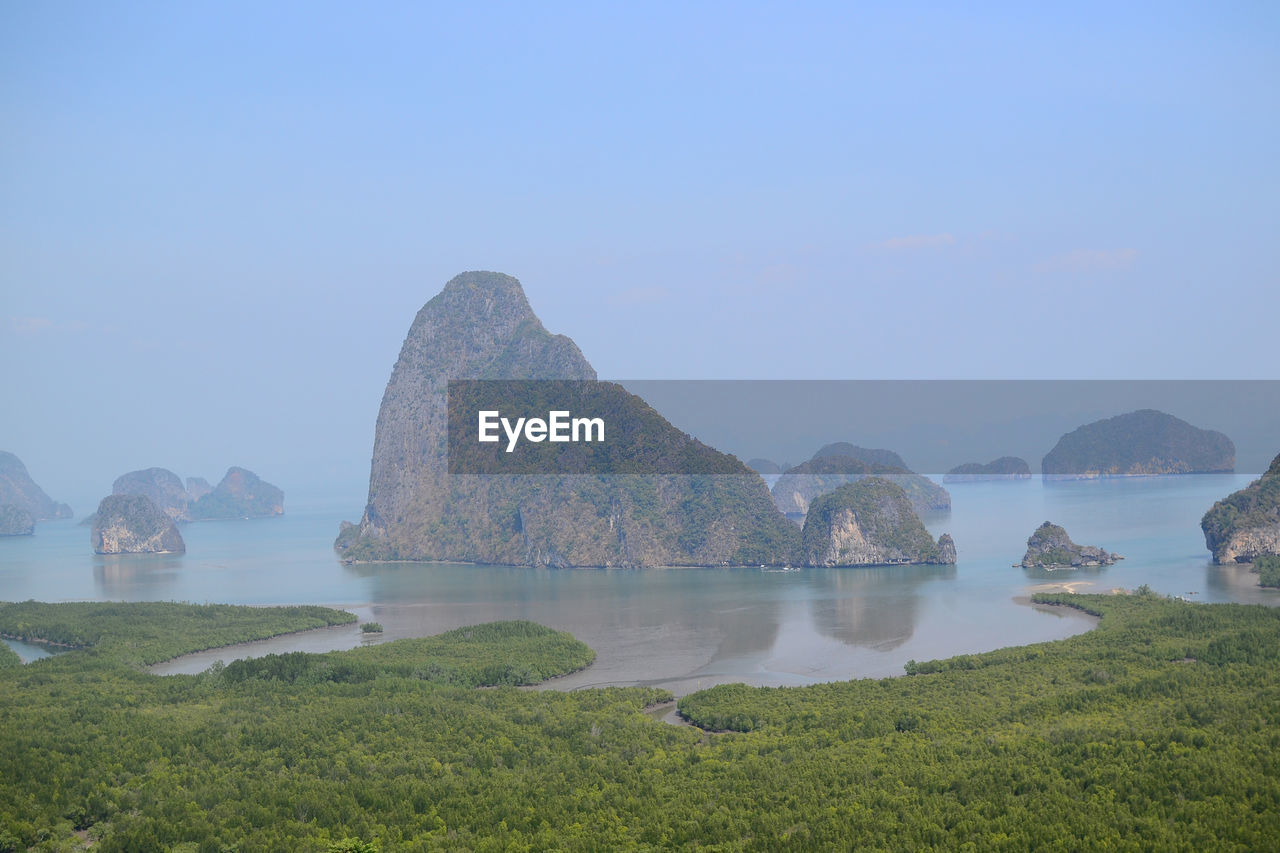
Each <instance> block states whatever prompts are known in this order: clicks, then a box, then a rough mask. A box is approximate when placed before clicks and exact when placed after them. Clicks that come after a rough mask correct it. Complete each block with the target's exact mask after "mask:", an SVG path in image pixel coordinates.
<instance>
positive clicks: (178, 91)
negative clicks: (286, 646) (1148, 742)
mask: <svg viewBox="0 0 1280 853" xmlns="http://www.w3.org/2000/svg"><path fill="white" fill-rule="evenodd" d="M973 5H976V4H950V5H943V4H900V3H886V4H883V5H881V4H876V5H865V4H862V5H858V6H857V7H854V4H850V3H832V4H814V3H795V4H793V3H775V4H749V3H726V4H703V3H678V4H671V5H666V4H656V3H643V4H640V3H636V4H627V5H626V6H623V4H609V3H593V4H587V3H583V4H578V5H559V4H533V3H527V4H518V3H507V4H489V3H466V4H462V3H452V4H431V5H428V4H406V5H390V4H341V5H333V6H329V5H326V4H320V3H314V2H307V3H298V4H261V3H247V4H235V3H216V4H214V3H209V4H200V3H154V4H134V3H129V4H108V3H87V2H85V3H70V2H67V3H28V2H14V0H3V2H2V3H0V114H2V115H3V123H2V127H3V129H2V130H0V281H2V282H3V283H2V290H0V362H2V363H3V365H4V386H3V387H4V393H3V399H4V404H3V406H2V407H0V449H7V450H11V451H13V452H15V453H17V454H18V455H19V456H21V457H22V458H23V459H24V460H25V461H26V462H27V464H28V467H29V468H30V469H31V470H32V473H33V474H34V475H35V477H36V478H37V479H38V480H39V481H40V482H41V483H42V484H43V485H44V486H45V487H46V488H47V489H48V491H49V492H50V493H52V494H53V495H54V496H55V497H56V498H59V499H63V500H70V501H72V502H73V504H74V506H75V509H76V510H77V513H78V514H83V513H85V512H88V511H90V510H91V509H92V506H90V505H87V504H88V502H90V501H96V499H97V498H98V497H100V496H101V495H103V494H105V493H106V492H108V491H109V489H110V482H111V479H112V478H114V476H116V475H117V474H119V473H122V472H124V471H126V470H130V469H133V468H139V467H145V466H149V465H161V466H165V467H169V468H172V469H174V470H175V471H177V472H178V473H179V474H181V475H183V476H187V475H191V474H200V475H204V476H206V477H209V478H210V479H212V480H216V479H217V478H218V477H219V476H221V474H222V472H223V470H224V469H225V468H226V466H228V465H231V464H240V465H245V466H247V467H250V468H252V469H254V470H256V471H258V473H260V474H262V475H263V476H264V477H266V478H267V479H270V480H272V481H274V482H277V483H278V484H279V485H281V486H282V487H284V488H285V490H286V492H288V493H289V495H290V497H291V498H293V499H295V500H300V499H302V497H303V495H304V493H307V492H308V491H309V490H316V492H317V493H318V490H319V489H320V487H321V486H327V487H329V492H330V493H333V494H338V495H339V496H341V497H342V499H343V500H347V496H349V500H350V503H351V505H352V507H353V514H355V513H358V510H359V507H360V505H361V504H362V502H363V498H364V495H363V487H364V485H365V480H366V478H367V475H368V458H369V452H370V449H371V447H372V441H373V427H374V420H375V417H376V414H377V407H378V402H379V400H380V398H381V394H382V390H383V387H384V385H385V383H386V380H387V377H388V375H389V373H390V370H391V366H392V364H393V362H394V360H395V357H396V354H397V353H398V351H399V347H400V343H401V341H402V339H403V336H404V333H405V331H406V330H407V328H408V326H409V323H410V321H411V319H412V317H413V314H414V312H415V311H416V310H417V309H418V308H419V307H421V305H422V304H423V303H424V302H425V301H427V299H429V298H430V297H431V296H432V295H434V294H435V293H436V292H437V291H438V290H439V289H440V287H441V286H442V285H443V284H444V282H445V281H447V280H448V279H449V278H450V277H452V276H453V275H454V274H455V273H457V272H460V271H463V270H468V269H495V270H501V271H503V272H507V273H510V274H512V275H515V276H516V277H518V278H520V279H521V281H522V282H523V283H524V285H525V289H526V291H527V293H528V295H529V298H530V300H531V302H532V303H533V306H534V309H535V310H536V311H537V312H538V313H539V315H540V316H541V317H542V319H543V322H544V323H545V324H546V325H547V326H548V328H550V329H551V330H552V331H556V332H563V333H566V334H569V335H571V336H572V337H573V338H574V339H575V340H576V341H577V342H578V344H579V345H580V346H581V347H582V349H583V352H584V353H585V354H586V356H587V357H588V358H589V359H590V360H591V361H592V363H593V364H594V365H595V367H596V368H597V370H598V371H599V372H600V374H601V375H602V376H613V377H645V378H740V377H741V378H899V377H917V378H953V377H983V378H1007V377H1019V378H1038V377H1045V378H1050V377H1052V378H1103V377H1125V378H1207V377H1236V378H1276V365H1277V363H1278V362H1280V359H1278V358H1277V354H1276V350H1277V346H1276V332H1275V330H1276V320H1277V311H1278V309H1280V297H1278V296H1277V293H1278V292H1280V286H1278V285H1280V282H1278V280H1277V279H1278V278H1280V276H1278V273H1277V270H1278V269H1280V265H1278V263H1277V262H1278V261H1280V248H1278V247H1280V239H1277V233H1276V232H1277V225H1278V223H1280V180H1278V176H1280V169H1278V168H1277V159H1278V158H1277V152H1280V133H1278V132H1277V131H1278V129H1280V128H1278V120H1280V109H1277V108H1278V107H1280V49H1278V46H1280V5H1278V4H1276V3H1273V2H1260V3H1246V4H1240V3H1201V4H1170V3H1159V4H1156V3H1153V4H1136V5H1135V6H1133V7H1128V8H1126V6H1127V4H1114V3H1098V4H1092V3H1079V2H1077V3H1070V4H1062V8H1061V9H1060V10H1058V11H1049V10H1045V9H1043V8H1041V6H1042V5H1044V4H1025V3H1023V4H1009V5H1007V6H1001V5H995V4H984V5H983V8H982V10H981V11H973V10H972V9H969V8H966V7H969V6H973ZM835 438H856V437H853V436H848V437H846V436H833V439H835Z"/></svg>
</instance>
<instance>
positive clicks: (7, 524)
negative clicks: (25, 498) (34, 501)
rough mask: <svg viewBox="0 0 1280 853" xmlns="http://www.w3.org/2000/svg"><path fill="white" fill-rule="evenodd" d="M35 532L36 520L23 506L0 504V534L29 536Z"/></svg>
mask: <svg viewBox="0 0 1280 853" xmlns="http://www.w3.org/2000/svg"><path fill="white" fill-rule="evenodd" d="M35 532H36V520H35V519H34V518H32V517H31V513H30V512H28V511H27V508H26V507H24V506H18V505H17V504H0V536H30V535H31V534H33V533H35Z"/></svg>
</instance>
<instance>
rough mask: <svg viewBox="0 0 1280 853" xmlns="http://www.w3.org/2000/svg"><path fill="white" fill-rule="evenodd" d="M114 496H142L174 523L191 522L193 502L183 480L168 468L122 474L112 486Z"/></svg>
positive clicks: (147, 469) (146, 469) (145, 469)
mask: <svg viewBox="0 0 1280 853" xmlns="http://www.w3.org/2000/svg"><path fill="white" fill-rule="evenodd" d="M111 494H113V495H142V496H143V497H145V498H147V499H148V500H150V501H151V502H152V503H153V504H155V505H156V506H158V507H159V508H160V509H162V510H164V512H165V513H166V514H167V515H168V516H169V517H170V518H172V519H173V520H174V521H190V520H191V506H190V505H191V500H190V497H189V496H188V494H187V490H186V488H185V487H184V486H183V485H182V479H181V478H180V477H178V475H177V474H175V473H173V472H172V471H170V470H168V469H167V468H144V469H143V470H141V471H130V472H129V473H128V474H121V475H120V476H119V477H116V481H115V482H114V483H112V484H111Z"/></svg>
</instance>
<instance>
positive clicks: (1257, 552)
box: [1200, 456, 1280, 563]
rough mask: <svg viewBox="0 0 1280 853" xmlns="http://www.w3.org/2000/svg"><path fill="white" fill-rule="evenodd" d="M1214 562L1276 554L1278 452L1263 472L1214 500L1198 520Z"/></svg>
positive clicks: (1279, 542)
mask: <svg viewBox="0 0 1280 853" xmlns="http://www.w3.org/2000/svg"><path fill="white" fill-rule="evenodd" d="M1200 529H1201V530H1203V531H1204V544H1205V546H1206V547H1207V548H1208V549H1209V550H1210V551H1212V552H1213V561H1214V562H1215V563H1248V562H1252V561H1253V560H1255V559H1256V558H1257V557H1261V556H1266V555H1268V554H1280V456H1277V457H1276V458H1275V459H1273V460H1272V462H1271V467H1269V468H1268V469H1267V473H1265V474H1263V475H1262V476H1261V477H1259V478H1258V479H1257V480H1254V481H1253V482H1252V483H1250V484H1249V485H1248V486H1246V487H1245V488H1243V489H1241V490H1240V491H1238V492H1234V493H1232V494H1230V495H1228V496H1227V497H1225V498H1223V499H1222V500H1220V501H1218V502H1217V503H1215V504H1214V505H1213V506H1212V507H1211V508H1210V509H1209V511H1208V512H1206V513H1205V514H1204V518H1203V519H1201V521H1200Z"/></svg>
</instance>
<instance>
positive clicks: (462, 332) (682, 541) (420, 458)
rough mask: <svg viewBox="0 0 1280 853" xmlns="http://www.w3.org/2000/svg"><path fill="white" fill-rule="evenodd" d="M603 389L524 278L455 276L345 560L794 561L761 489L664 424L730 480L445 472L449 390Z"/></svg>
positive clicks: (401, 400) (383, 425)
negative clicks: (478, 382) (495, 385)
mask: <svg viewBox="0 0 1280 853" xmlns="http://www.w3.org/2000/svg"><path fill="white" fill-rule="evenodd" d="M595 378H596V374H595V371H594V370H593V369H592V367H591V365H590V364H588V363H587V360H586V359H585V358H584V357H583V355H582V353H581V351H579V349H578V347H577V345H576V344H574V342H573V341H572V340H570V339H569V338H567V337H565V336H563V335H553V334H551V333H550V332H548V331H547V330H546V329H545V328H544V327H543V325H542V323H541V322H540V321H539V320H538V318H537V317H536V316H535V315H534V313H533V310H532V309H531V308H530V307H529V303H528V301H527V300H526V298H525V295H524V291H523V289H522V288H521V287H520V283H519V282H518V281H516V280H515V279H514V278H511V277H510V276H506V275H502V274H501V273H494V272H469V273H463V274H462V275H459V276H456V277H455V278H453V279H452V280H451V281H450V282H449V283H448V284H447V285H446V286H445V288H444V290H443V291H441V292H440V293H439V294H438V295H436V296H435V297H434V298H433V299H431V301H429V302H428V303H427V304H426V305H424V306H423V308H422V310H420V311H419V312H418V314H417V316H416V317H415V318H414V321H413V324H412V326H411V327H410V329H409V333H408V335H407V336H406V337H405V341H404V345H403V347H402V348H401V350H400V357H399V358H398V359H397V361H396V364H395V367H394V368H393V370H392V372H391V379H390V381H389V382H388V383H387V388H386V392H385V393H384V394H383V398H382V406H381V408H380V409H379V411H378V423H377V431H376V434H375V436H374V445H373V459H372V465H371V470H370V476H369V500H368V504H367V506H366V507H365V512H364V517H363V518H362V519H361V520H360V524H359V525H358V526H357V527H344V528H343V529H342V531H341V532H340V535H339V538H338V540H337V541H336V542H335V549H336V550H337V551H338V552H339V553H340V554H342V555H343V557H344V558H345V559H348V560H456V561H466V562H482V563H498V564H506V565H535V566H537V565H544V566H656V565H722V564H729V563H748V562H755V563H778V562H786V561H788V560H789V559H790V557H791V555H792V553H793V550H794V546H795V544H796V540H797V536H796V530H795V527H794V525H792V524H790V523H789V522H787V521H786V519H785V518H783V517H782V516H781V515H780V514H778V513H777V512H776V510H774V508H773V506H772V502H771V500H770V498H769V493H768V491H767V489H766V488H765V485H764V483H763V482H762V481H761V480H760V477H759V476H758V475H757V474H755V473H753V472H752V471H750V470H749V469H747V468H746V467H745V466H744V465H742V463H740V462H738V461H737V460H736V459H734V458H733V457H730V456H725V455H724V454H719V453H717V452H716V451H714V450H712V449H710V448H707V447H705V446H704V445H701V444H700V443H698V442H696V441H694V440H693V439H689V438H688V437H687V436H684V435H683V434H682V433H680V432H679V431H678V430H676V429H675V428H674V427H671V425H670V424H668V423H667V422H666V421H665V420H664V419H661V418H660V416H656V413H653V416H654V417H655V418H656V420H657V421H658V422H659V424H660V428H659V432H662V434H661V435H656V436H655V438H656V439H657V440H658V441H661V442H667V441H670V442H673V443H677V444H678V443H680V442H684V449H685V450H686V451H687V452H689V453H691V454H694V455H695V456H700V457H702V458H705V459H707V460H709V461H710V462H712V463H714V464H713V465H712V467H713V468H714V470H717V471H724V472H730V473H724V474H719V475H716V476H707V477H687V476H680V475H672V474H663V475H655V476H646V475H618V474H609V475H591V474H575V475H555V474H536V475H535V474H531V475H522V476H515V475H509V474H503V475H490V476H477V475H467V474H450V473H449V467H448V447H447V425H448V410H447V393H448V383H449V381H450V380H456V379H570V380H594V379H595ZM600 393H601V394H605V395H614V397H615V400H614V402H615V403H616V406H615V410H616V411H621V412H627V411H636V410H637V409H638V408H639V407H640V406H642V401H639V400H638V398H635V397H634V396H633V395H628V394H626V392H625V391H623V390H622V389H621V388H619V387H618V386H609V385H607V384H602V385H601V386H600ZM644 408H645V409H647V408H648V407H644ZM650 411H651V410H650Z"/></svg>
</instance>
